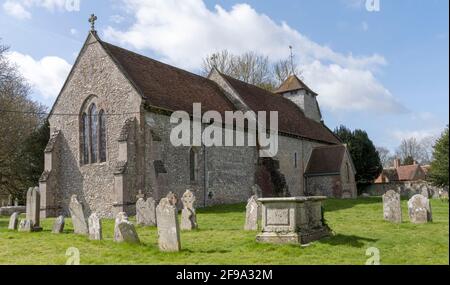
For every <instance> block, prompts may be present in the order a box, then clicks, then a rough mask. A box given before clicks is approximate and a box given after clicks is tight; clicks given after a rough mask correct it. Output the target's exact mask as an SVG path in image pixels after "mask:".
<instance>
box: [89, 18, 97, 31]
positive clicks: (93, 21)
mask: <svg viewBox="0 0 450 285" xmlns="http://www.w3.org/2000/svg"><path fill="white" fill-rule="evenodd" d="M95 21H97V16H95V14H91V17H90V18H89V23H91V31H93V32H94V31H95Z"/></svg>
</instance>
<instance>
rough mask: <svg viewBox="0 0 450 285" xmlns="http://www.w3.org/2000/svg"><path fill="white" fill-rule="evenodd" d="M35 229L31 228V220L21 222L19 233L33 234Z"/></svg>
mask: <svg viewBox="0 0 450 285" xmlns="http://www.w3.org/2000/svg"><path fill="white" fill-rule="evenodd" d="M32 231H33V227H32V226H31V221H30V220H26V219H25V220H20V223H19V232H32Z"/></svg>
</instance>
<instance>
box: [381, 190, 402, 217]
mask: <svg viewBox="0 0 450 285" xmlns="http://www.w3.org/2000/svg"><path fill="white" fill-rule="evenodd" d="M383 216H384V219H385V220H386V221H389V222H392V223H401V222H402V208H401V206H400V194H399V193H397V192H395V191H394V190H389V191H387V192H386V193H385V194H384V195H383Z"/></svg>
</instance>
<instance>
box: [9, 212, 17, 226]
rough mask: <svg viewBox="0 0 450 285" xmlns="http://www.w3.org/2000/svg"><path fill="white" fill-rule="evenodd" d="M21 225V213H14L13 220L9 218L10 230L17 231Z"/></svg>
mask: <svg viewBox="0 0 450 285" xmlns="http://www.w3.org/2000/svg"><path fill="white" fill-rule="evenodd" d="M18 225H19V213H17V212H14V213H13V214H12V215H11V218H9V225H8V230H13V231H15V230H17V227H18Z"/></svg>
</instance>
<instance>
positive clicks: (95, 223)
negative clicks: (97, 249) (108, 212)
mask: <svg viewBox="0 0 450 285" xmlns="http://www.w3.org/2000/svg"><path fill="white" fill-rule="evenodd" d="M88 225H89V239H90V240H102V221H101V220H100V218H99V217H98V216H97V213H92V214H91V215H90V216H89V218H88Z"/></svg>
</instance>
